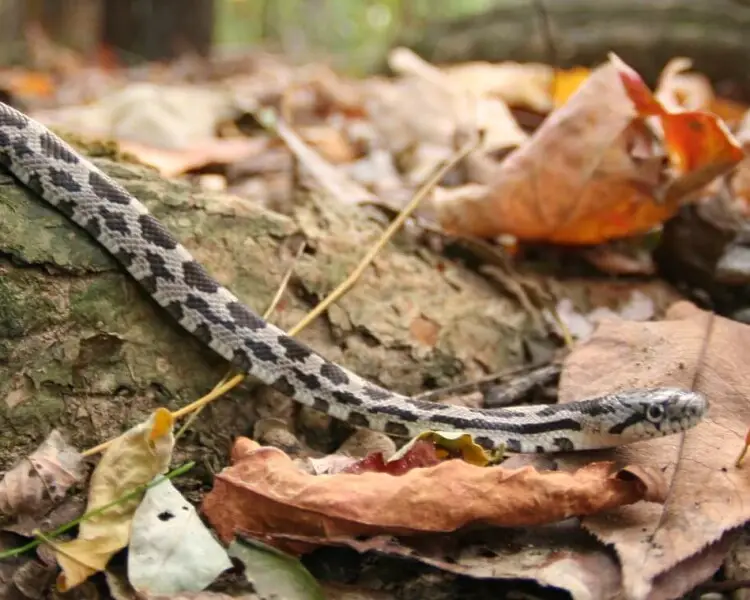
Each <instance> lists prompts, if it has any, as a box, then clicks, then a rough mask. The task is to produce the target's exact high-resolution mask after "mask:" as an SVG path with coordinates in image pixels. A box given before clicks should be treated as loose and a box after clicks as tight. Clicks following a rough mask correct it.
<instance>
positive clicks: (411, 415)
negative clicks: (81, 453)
mask: <svg viewBox="0 0 750 600" xmlns="http://www.w3.org/2000/svg"><path fill="white" fill-rule="evenodd" d="M0 168H3V169H4V170H6V171H7V172H8V173H9V174H10V175H11V176H12V177H13V178H15V179H17V180H18V181H19V182H20V183H21V185H22V186H23V187H25V188H26V189H28V190H30V191H31V192H32V195H35V196H38V198H40V199H41V200H42V201H43V202H44V203H46V204H48V205H51V206H52V207H54V209H56V210H57V211H58V212H59V213H61V214H62V215H63V216H64V217H66V218H67V219H68V220H70V221H72V222H73V223H74V224H76V225H77V226H79V227H80V228H82V229H83V230H85V231H86V232H87V233H88V234H89V235H90V236H91V237H92V238H93V240H94V241H95V242H97V243H98V244H99V245H100V246H101V247H103V248H104V249H105V250H106V251H107V252H108V253H109V254H110V255H111V256H112V257H114V259H115V261H116V262H117V263H119V264H120V265H121V267H123V268H124V269H125V270H126V271H127V272H128V273H129V274H130V276H131V277H132V278H133V279H134V280H135V281H136V282H137V284H138V285H139V286H140V287H141V288H142V289H143V290H144V291H145V292H146V294H148V296H150V297H151V298H152V299H153V301H155V302H156V303H157V304H158V305H159V306H160V307H161V308H162V309H164V311H166V313H168V314H169V315H171V317H172V318H173V319H174V320H175V321H176V322H177V323H178V324H179V325H180V326H181V327H182V328H183V329H184V330H186V331H187V332H188V333H190V334H191V335H193V336H194V337H195V338H197V339H198V340H199V341H200V342H201V343H202V344H204V345H205V346H207V347H209V348H210V349H211V350H213V351H214V352H215V353H217V354H218V355H219V356H221V357H223V358H224V359H225V360H227V361H229V363H230V364H231V365H232V366H233V367H234V368H236V369H238V370H240V371H241V372H243V373H244V374H246V375H249V376H252V377H254V378H256V379H257V380H259V381H261V382H262V383H264V384H266V385H269V386H271V387H272V388H273V389H275V390H277V391H279V392H280V393H281V394H283V395H285V396H288V397H290V398H292V399H293V400H295V401H297V402H299V403H300V404H302V405H305V406H309V407H312V408H313V409H315V410H318V411H321V412H323V413H325V414H326V415H329V416H330V417H333V418H335V419H339V420H341V421H344V422H346V423H348V424H350V425H352V426H354V427H355V428H367V429H371V430H375V431H381V432H384V433H386V434H390V435H392V436H397V437H407V438H413V437H415V436H418V435H420V434H422V433H423V432H444V431H446V432H462V433H467V434H469V435H470V436H471V437H472V438H473V440H474V441H475V442H476V443H477V444H479V445H480V446H482V447H484V448H486V449H487V450H492V451H503V450H504V451H509V452H512V453H554V452H560V451H565V452H567V451H578V450H593V449H602V448H611V447H614V446H620V445H623V444H629V443H633V442H638V441H641V440H647V439H651V438H656V437H660V436H665V435H671V434H676V433H679V432H682V431H685V430H687V429H689V428H691V427H693V426H695V425H697V424H698V422H699V421H700V420H701V419H702V418H703V416H704V414H705V413H706V411H707V408H708V401H707V399H706V398H705V396H704V395H703V394H701V393H699V392H696V391H691V390H685V389H680V388H677V387H660V388H644V389H634V390H625V391H621V392H616V393H611V394H606V395H601V396H597V397H592V398H587V399H583V400H578V401H573V402H567V403H557V404H548V405H527V406H518V407H508V408H502V409H487V408H473V407H465V406H457V405H453V404H449V403H438V402H431V401H428V400H420V399H418V398H411V397H409V396H406V395H402V394H399V393H396V392H393V391H390V390H387V389H385V388H383V387H380V386H378V385H375V384H374V383H372V382H370V381H367V380H365V379H364V378H362V377H360V376H359V375H357V374H356V373H354V372H352V371H350V370H348V369H346V368H344V367H342V366H341V365H338V364H336V363H334V362H331V361H329V360H327V359H326V358H324V357H323V356H322V355H320V354H319V353H318V352H316V351H314V350H313V349H311V348H309V347H308V346H306V345H305V344H303V343H302V342H300V341H299V340H298V339H296V338H294V337H291V336H289V335H287V334H286V333H285V332H284V331H283V330H281V329H279V328H278V327H276V326H274V325H273V324H271V323H268V322H267V321H265V320H264V319H263V318H261V317H260V316H259V315H258V314H256V313H255V312H254V311H253V310H251V309H250V308H249V307H248V306H247V305H245V304H244V303H243V302H241V301H240V300H239V299H238V298H237V297H236V296H235V295H234V294H233V293H232V292H230V291H229V290H228V289H227V288H226V287H224V286H223V285H221V284H220V283H219V282H218V281H217V280H216V279H214V278H213V277H212V276H211V275H209V273H208V272H207V271H206V269H205V268H204V267H203V266H202V265H201V264H200V263H198V262H197V261H196V260H195V259H194V258H193V256H192V255H191V254H190V252H188V250H187V249H186V248H185V247H184V246H183V245H182V244H181V243H180V242H179V241H178V240H177V239H176V238H175V237H174V236H173V235H172V234H171V233H170V232H169V231H168V230H167V228H166V227H165V226H164V225H163V224H162V223H161V222H160V221H158V220H157V219H156V218H155V217H154V216H152V215H151V214H150V213H149V212H148V210H147V208H146V207H145V206H144V205H143V204H142V203H141V202H140V201H139V200H138V199H137V198H135V197H134V196H133V195H132V194H131V193H130V192H128V191H127V190H126V189H125V188H124V187H123V186H121V185H120V184H119V183H117V182H116V181H115V180H114V179H113V178H111V177H110V176H108V175H107V174H105V173H104V172H103V171H102V170H100V169H99V168H98V167H97V166H95V165H94V164H93V163H92V162H90V161H89V160H88V159H86V158H84V157H83V156H81V155H80V154H79V153H78V152H77V151H76V150H74V149H73V148H72V147H71V146H70V145H68V144H67V143H66V142H65V141H63V140H62V139H60V137H58V136H57V135H56V134H55V133H53V132H52V131H50V130H49V129H48V128H47V127H45V126H44V125H42V124H41V123H39V122H38V121H36V120H34V119H32V118H30V117H29V116H27V115H25V114H24V113H22V112H20V111H18V110H16V109H15V108H13V107H11V106H8V105H6V104H3V103H0Z"/></svg>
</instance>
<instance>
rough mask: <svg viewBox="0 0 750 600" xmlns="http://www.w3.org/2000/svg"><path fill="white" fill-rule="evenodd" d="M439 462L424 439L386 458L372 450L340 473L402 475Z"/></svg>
mask: <svg viewBox="0 0 750 600" xmlns="http://www.w3.org/2000/svg"><path fill="white" fill-rule="evenodd" d="M439 462H440V457H439V456H438V454H437V452H436V449H435V446H434V445H433V444H430V443H429V442H425V441H417V442H416V443H415V444H412V445H411V446H410V447H409V448H408V450H407V451H406V452H404V453H403V454H401V453H399V455H397V456H394V457H391V458H390V459H388V460H386V458H385V457H384V456H383V453H382V452H373V453H372V454H368V455H367V456H365V457H364V458H362V459H360V460H358V461H357V462H355V463H353V464H351V465H348V466H346V467H345V468H344V469H343V470H342V471H341V472H342V473H367V472H372V473H388V474H389V475H403V474H404V473H406V472H407V471H410V470H411V469H416V468H418V467H431V466H433V465H436V464H438V463H439Z"/></svg>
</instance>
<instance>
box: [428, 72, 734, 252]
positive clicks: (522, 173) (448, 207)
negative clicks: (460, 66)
mask: <svg viewBox="0 0 750 600" xmlns="http://www.w3.org/2000/svg"><path fill="white" fill-rule="evenodd" d="M650 116H658V117H659V119H660V120H661V123H662V127H663V129H664V144H665V148H666V150H667V151H668V153H669V157H670V158H671V160H672V163H673V164H672V171H674V172H675V173H672V172H671V171H669V170H668V169H666V167H665V165H664V161H663V157H662V156H661V152H660V151H659V149H658V147H657V146H655V144H654V136H653V133H652V132H650V131H649V130H648V129H647V128H646V126H645V121H644V119H645V118H646V117H650ZM741 158H742V151H741V149H740V148H739V145H738V144H737V143H736V141H735V140H734V139H733V138H732V136H731V134H729V133H728V131H727V130H726V128H725V127H724V126H723V125H722V123H721V122H720V121H719V120H718V119H717V118H716V117H715V116H713V115H710V114H708V113H700V112H695V111H692V112H681V113H669V112H668V111H666V110H665V109H664V108H663V107H662V106H661V105H660V104H659V103H658V102H657V101H656V99H655V98H654V97H653V96H652V95H651V93H650V92H649V90H648V88H647V87H646V86H645V84H644V83H643V81H642V80H641V79H640V77H638V75H637V74H636V73H635V71H633V70H632V69H630V68H629V67H627V65H625V64H624V63H622V61H620V60H619V59H617V58H616V57H612V58H611V60H610V62H609V63H608V64H606V65H604V66H602V67H600V68H598V69H596V70H595V71H594V72H593V73H592V75H591V77H589V78H588V79H587V80H586V82H585V83H584V84H583V85H582V86H581V87H580V88H579V89H578V90H577V91H576V93H575V94H574V95H573V96H572V97H571V99H570V100H569V102H568V103H566V104H565V105H564V106H562V107H561V108H560V109H558V110H556V111H555V112H554V113H552V114H551V115H550V117H549V118H548V119H547V120H546V121H545V122H544V123H543V124H542V126H541V127H540V128H539V129H538V130H537V131H536V133H535V134H534V136H533V137H532V138H531V139H530V140H529V142H528V143H526V144H525V145H524V146H522V147H521V148H519V149H518V150H516V151H515V152H514V153H513V154H511V155H510V156H508V157H507V158H506V159H505V161H504V162H503V163H502V164H501V165H500V166H499V167H498V168H496V169H493V170H492V171H493V172H494V173H493V174H492V175H487V176H485V177H486V178H487V181H483V182H480V183H485V184H487V185H489V186H490V189H489V190H488V192H487V194H486V195H484V196H481V197H478V198H476V197H474V198H471V197H470V198H461V199H454V198H450V197H449V198H443V199H438V200H436V203H435V205H436V209H437V212H438V218H439V220H440V222H441V224H442V226H443V228H444V229H446V230H447V231H448V232H449V233H454V234H459V235H473V236H482V237H492V236H497V235H500V234H511V235H514V236H516V237H518V238H519V239H521V240H542V241H549V242H555V243H563V244H597V243H601V242H604V241H607V240H611V239H617V238H622V237H629V236H633V235H637V234H641V233H645V232H647V231H649V230H651V229H653V228H654V227H655V226H657V225H659V224H661V223H663V222H664V221H665V220H666V219H668V218H670V217H671V216H673V215H674V214H675V212H676V211H677V209H678V208H679V205H680V202H682V201H683V199H684V198H685V196H686V195H687V194H689V193H691V192H694V191H695V190H697V189H699V188H700V187H701V186H702V185H704V184H705V183H707V182H708V181H710V180H711V179H713V178H715V177H716V176H717V175H719V174H720V173H723V172H725V171H726V170H728V169H729V168H731V167H732V166H733V165H734V164H736V163H737V162H738V161H739V160H740V159H741ZM485 171H486V168H485Z"/></svg>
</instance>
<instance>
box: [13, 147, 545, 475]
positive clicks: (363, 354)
mask: <svg viewBox="0 0 750 600" xmlns="http://www.w3.org/2000/svg"><path fill="white" fill-rule="evenodd" d="M111 158H112V157H110V158H108V159H107V158H99V159H97V160H96V162H97V164H98V165H99V166H100V167H101V168H103V169H104V170H105V171H107V172H109V173H110V174H111V175H113V176H114V177H115V178H116V179H118V180H119V181H120V182H121V183H122V184H123V185H124V186H125V187H127V188H128V189H129V190H131V191H132V192H133V193H134V194H135V195H136V196H138V197H139V198H140V199H141V200H143V201H144V202H145V203H146V204H147V205H148V206H149V208H150V209H151V211H152V212H153V213H154V214H155V215H156V216H157V217H158V218H159V219H160V220H162V221H163V222H164V223H165V225H166V226H167V227H168V228H169V229H170V230H171V231H173V232H174V233H175V235H176V236H177V237H179V238H180V239H181V240H182V241H183V243H185V245H186V246H187V247H188V248H189V249H190V250H191V251H192V252H193V253H194V255H195V256H196V258H197V259H198V260H199V261H200V262H202V263H203V264H205V265H206V267H207V269H208V270H209V271H210V272H212V273H213V274H214V275H215V276H216V277H217V278H218V279H219V280H220V281H222V282H224V283H226V284H228V285H229V286H230V287H231V288H232V289H233V291H235V293H237V295H238V296H239V297H240V298H242V299H243V300H244V301H245V302H247V303H248V305H250V306H252V307H254V309H255V310H256V311H258V312H263V311H264V310H265V308H266V306H267V305H268V303H269V302H270V299H271V298H272V297H273V295H274V294H275V292H276V289H277V287H278V285H279V282H280V281H281V279H282V277H283V275H284V273H285V272H286V270H287V269H288V268H289V266H290V263H291V261H292V259H291V257H292V256H293V254H294V252H293V250H294V248H291V247H290V242H295V244H296V242H297V241H298V240H299V237H300V236H302V237H304V238H305V239H306V240H308V245H309V248H310V249H311V252H308V253H307V254H305V255H304V256H303V257H302V258H301V259H300V260H299V261H298V263H297V264H296V268H295V273H296V283H295V284H294V285H293V286H292V288H291V289H289V290H287V291H286V293H285V294H284V297H283V301H282V304H281V307H280V308H279V309H278V310H277V311H276V312H275V313H274V314H273V315H272V317H271V320H272V321H274V322H275V323H276V324H277V325H279V326H280V327H282V328H284V329H288V328H289V327H291V326H292V325H294V324H295V323H297V322H298V321H299V320H300V319H301V318H302V317H303V316H304V314H305V313H306V312H307V311H308V310H309V309H310V308H311V305H312V304H313V303H314V301H315V299H316V298H321V297H323V296H324V295H326V294H327V293H329V292H330V291H331V290H332V289H333V288H334V287H335V286H336V285H338V283H340V282H341V281H342V280H343V279H344V278H345V277H346V275H347V274H348V273H349V272H351V270H352V268H353V267H354V266H355V264H356V263H357V261H358V260H359V258H360V257H361V256H362V254H363V248H366V247H368V246H369V245H370V244H372V243H373V241H374V240H375V239H376V237H377V236H378V235H379V234H380V233H381V231H382V226H381V225H378V224H377V220H376V219H375V218H373V217H375V216H377V214H378V213H377V212H374V209H367V208H364V207H356V206H343V205H341V204H340V203H337V202H336V201H334V200H328V199H325V198H312V197H311V198H310V199H309V201H308V202H305V203H302V204H300V205H298V206H297V207H296V208H295V212H294V214H293V219H292V218H288V217H284V216H281V215H279V214H277V213H273V212H269V211H266V210H264V209H262V208H258V207H255V206H254V205H251V204H250V203H248V202H245V201H242V200H240V199H237V198H236V197H228V196H224V195H221V194H205V193H199V192H197V191H195V190H193V189H191V188H190V187H188V186H186V185H184V184H178V183H174V182H169V181H166V180H163V179H161V178H160V177H159V176H157V175H155V174H154V172H153V171H151V170H148V169H145V168H142V167H139V166H135V165H132V164H127V163H123V162H117V161H113V160H111ZM368 211H370V212H368ZM438 263H440V264H441V265H443V267H444V268H443V269H442V270H441V269H439V267H438ZM533 323H534V320H533V319H531V318H529V316H528V315H527V314H525V313H524V312H523V310H522V309H521V308H520V307H519V305H518V304H517V303H516V302H515V301H513V300H512V299H510V298H508V297H504V296H502V295H499V294H498V292H497V290H496V289H495V287H494V286H493V284H492V283H491V282H488V281H487V280H485V279H483V278H481V277H479V276H477V275H475V274H474V273H473V272H472V271H470V270H468V269H466V268H464V267H462V266H461V265H460V264H447V265H446V264H445V261H444V260H443V259H440V258H439V257H438V256H436V255H432V254H430V253H429V252H428V251H427V250H425V249H423V248H421V246H415V245H413V244H412V243H410V242H409V241H408V240H403V241H402V242H400V243H399V244H392V245H390V246H389V247H388V248H386V249H385V250H384V251H383V252H382V253H381V254H379V256H378V259H377V264H376V266H375V267H374V268H371V269H369V270H368V271H367V273H366V274H365V275H364V276H363V278H362V279H361V280H360V282H359V283H358V284H357V286H356V287H355V288H354V289H353V290H351V291H350V292H349V293H348V294H347V295H346V296H345V297H344V298H343V299H341V300H340V301H339V302H337V303H336V305H335V306H334V307H333V308H331V309H329V311H328V312H327V314H326V317H325V318H321V319H318V320H317V321H316V322H315V323H313V324H312V325H311V326H310V327H309V328H308V329H306V330H305V331H304V332H302V333H301V334H300V338H301V339H303V340H304V341H305V342H306V343H307V344H309V345H310V346H312V347H313V348H315V349H316V350H318V351H320V352H321V353H322V354H324V355H325V356H327V357H329V358H330V359H332V360H334V361H336V362H340V363H341V364H344V365H346V366H348V367H349V368H351V369H352V370H354V371H355V372H357V373H359V374H361V375H362V376H364V377H366V378H368V379H371V380H373V381H378V382H380V383H381V384H383V385H384V386H386V387H388V388H391V389H394V390H398V391H401V392H404V393H409V394H413V393H417V392H420V391H423V390H424V389H425V387H428V388H429V387H443V386H446V385H449V384H452V383H456V382H458V381H465V380H472V379H476V378H478V377H479V376H481V375H485V374H486V373H487V372H488V371H489V372H495V371H498V370H501V369H503V368H506V367H509V366H513V365H518V364H519V363H521V362H523V360H524V352H523V344H524V342H525V341H526V340H528V339H529V338H530V337H531V338H538V339H540V340H541V339H542V336H544V333H543V332H539V331H536V330H534V325H533ZM540 343H544V342H540ZM547 343H551V342H547ZM227 368H228V365H227V364H226V363H225V362H224V361H223V360H221V359H219V358H217V357H216V356H215V355H214V354H213V353H212V352H211V351H210V350H208V349H206V348H205V347H204V346H203V345H202V344H200V343H199V342H198V341H196V340H195V339H194V338H193V336H191V335H190V334H188V333H186V332H184V331H182V329H181V328H179V326H178V325H177V324H176V323H175V322H173V321H172V319H171V317H169V316H168V315H167V314H166V313H164V312H163V311H162V310H161V309H160V308H159V307H158V306H157V305H156V304H155V303H154V302H153V301H151V300H150V298H148V297H147V296H146V294H145V293H143V291H142V290H141V289H140V287H139V286H138V285H137V284H135V283H134V282H133V281H132V280H131V278H130V277H129V276H127V275H126V274H124V273H123V271H122V270H121V269H120V268H119V266H118V265H117V264H116V263H115V262H114V261H113V260H112V259H111V258H110V257H109V256H108V255H107V254H106V253H105V252H104V251H103V250H102V249H101V248H100V247H99V246H98V244H96V243H94V242H93V241H92V240H91V239H90V238H89V237H88V236H87V235H85V234H84V233H83V232H81V231H80V230H79V229H78V228H76V227H75V226H74V225H72V224H70V223H69V222H68V221H67V220H66V219H65V218H64V217H62V216H61V215H59V214H58V213H57V212H55V211H54V210H53V209H51V208H48V207H47V206H46V205H45V204H44V203H43V202H41V201H40V200H38V199H37V198H35V197H34V196H33V195H32V194H31V193H30V192H28V191H26V190H25V189H24V188H21V187H20V186H19V185H18V184H17V183H16V181H15V180H13V179H11V178H10V177H8V176H3V175H0V431H2V444H0V471H2V470H3V469H6V468H8V467H9V466H10V465H11V464H13V463H15V462H16V461H17V460H19V459H20V458H22V457H23V456H26V455H28V454H29V452H31V451H32V450H33V449H34V448H35V447H36V446H37V445H38V444H39V443H40V442H41V441H42V440H43V439H44V438H45V437H46V436H47V434H48V433H49V431H50V429H52V428H59V429H60V430H61V432H62V433H63V435H64V436H65V437H66V438H67V439H68V440H69V441H71V442H72V443H73V444H74V445H75V446H76V447H78V448H80V449H81V450H83V449H86V448H90V447H92V446H94V445H96V444H98V443H100V442H102V441H104V440H106V439H109V438H111V437H113V436H115V435H118V434H119V433H121V432H122V431H123V430H125V429H127V428H129V427H131V426H132V425H133V424H135V423H136V422H139V421H141V420H143V419H144V418H146V416H147V415H148V414H149V413H150V412H151V411H152V410H154V409H155V408H156V407H157V406H160V405H163V406H167V407H169V408H170V409H172V410H174V409H177V408H179V407H180V406H183V405H185V404H187V403H188V402H189V401H192V400H195V399H197V398H199V397H200V396H201V395H202V394H204V393H206V392H207V391H208V390H209V389H210V388H211V387H213V386H214V385H215V384H216V383H217V382H218V381H219V380H220V379H221V378H222V377H223V376H224V375H225V373H226V371H227ZM291 406H292V404H291V402H290V401H288V400H286V399H284V398H283V397H282V396H280V395H278V394H276V393H274V392H271V391H270V390H268V389H266V388H252V389H251V387H250V386H249V385H245V386H243V387H242V388H240V389H238V390H236V391H234V392H232V393H230V394H229V395H228V397H226V398H222V399H220V400H219V401H218V402H216V403H214V404H213V405H211V406H210V407H209V409H208V410H207V411H204V413H202V414H201V416H200V418H199V419H198V421H197V424H195V425H194V426H193V428H192V429H191V431H190V432H189V433H188V435H186V436H185V437H184V438H182V439H181V441H180V444H179V446H178V450H177V453H178V456H177V458H176V460H178V461H180V460H187V459H189V458H195V459H197V460H198V462H199V465H201V466H204V467H205V468H206V470H205V471H203V474H204V475H205V479H206V481H210V476H211V472H212V471H215V470H218V469H220V468H221V467H222V466H223V465H224V464H226V452H227V451H228V449H229V448H230V445H231V441H232V440H233V439H234V438H235V437H236V436H238V435H252V434H253V424H254V423H255V422H256V421H257V419H258V418H259V417H261V416H278V417H281V418H284V419H287V420H289V419H291V417H292V413H293V411H292V409H291ZM303 414H304V415H317V416H316V418H315V419H307V421H310V420H312V421H316V420H317V421H318V422H320V421H321V419H320V418H319V414H318V413H313V412H312V411H304V412H303ZM304 421H305V419H303V422H304ZM324 421H325V420H324ZM290 429H295V427H294V426H291V427H290ZM323 430H325V431H329V428H328V427H327V425H326V427H325V428H324V429H321V430H320V431H323ZM303 431H304V432H305V434H306V435H312V434H310V433H309V429H307V430H304V429H303ZM314 435H320V433H319V432H314ZM331 440H333V442H332V443H334V446H333V447H335V439H334V438H330V437H329V442H331ZM338 441H340V439H339V440H338ZM329 442H326V443H329ZM323 449H327V450H331V449H333V448H332V447H324V448H323ZM197 473H199V474H200V473H201V469H200V468H199V469H198V471H197Z"/></svg>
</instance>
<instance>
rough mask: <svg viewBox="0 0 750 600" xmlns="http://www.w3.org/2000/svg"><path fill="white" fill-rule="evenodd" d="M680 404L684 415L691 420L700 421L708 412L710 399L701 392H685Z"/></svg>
mask: <svg viewBox="0 0 750 600" xmlns="http://www.w3.org/2000/svg"><path fill="white" fill-rule="evenodd" d="M684 394H685V395H684V396H683V398H682V399H681V400H682V402H680V403H679V404H680V405H681V407H682V411H683V414H684V415H685V416H686V417H688V418H689V419H691V420H695V421H699V420H700V419H701V418H702V417H703V416H704V415H705V414H706V413H707V412H708V398H706V397H705V396H704V395H703V394H701V393H699V392H684Z"/></svg>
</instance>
